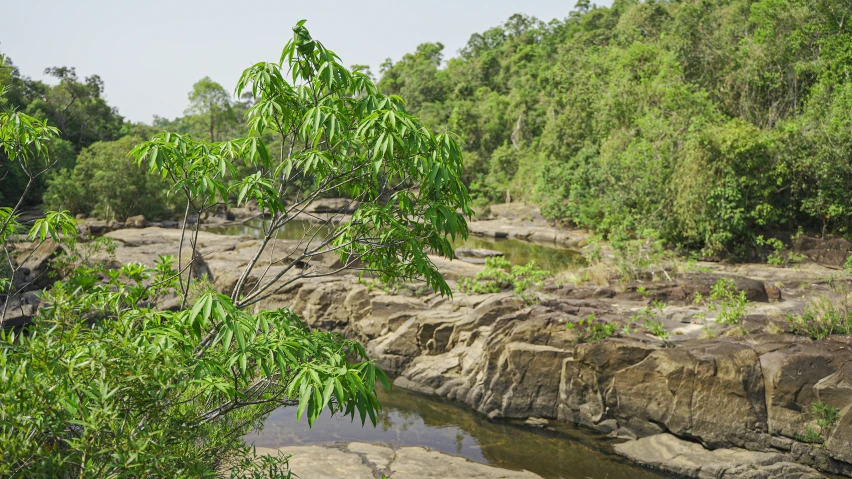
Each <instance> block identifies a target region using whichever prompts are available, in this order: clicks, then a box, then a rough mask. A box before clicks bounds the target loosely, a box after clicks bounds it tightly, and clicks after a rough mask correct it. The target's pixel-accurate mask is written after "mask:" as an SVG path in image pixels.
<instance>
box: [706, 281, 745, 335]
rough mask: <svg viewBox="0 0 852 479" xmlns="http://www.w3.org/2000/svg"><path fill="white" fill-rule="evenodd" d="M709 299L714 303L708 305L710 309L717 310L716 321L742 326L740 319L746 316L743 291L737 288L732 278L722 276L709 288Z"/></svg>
mask: <svg viewBox="0 0 852 479" xmlns="http://www.w3.org/2000/svg"><path fill="white" fill-rule="evenodd" d="M710 300H711V301H715V303H713V304H711V305H710V310H711V311H718V313H719V314H718V316H717V318H716V321H717V322H719V323H721V324H729V325H733V326H742V320H743V318H745V316H746V303H748V299H747V298H746V294H745V291H740V290H738V289H737V284H736V283H735V282H734V280H731V279H727V278H723V279H720V280H719V281H717V282H716V284H714V285H713V287H712V288H710Z"/></svg>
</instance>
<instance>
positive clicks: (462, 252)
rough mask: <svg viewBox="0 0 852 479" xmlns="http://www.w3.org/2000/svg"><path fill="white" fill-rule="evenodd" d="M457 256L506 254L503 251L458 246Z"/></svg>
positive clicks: (491, 256) (488, 256)
mask: <svg viewBox="0 0 852 479" xmlns="http://www.w3.org/2000/svg"><path fill="white" fill-rule="evenodd" d="M455 254H456V258H462V257H465V258H494V257H497V256H504V254H503V252H501V251H495V250H493V249H484V248H458V249H456V250H455Z"/></svg>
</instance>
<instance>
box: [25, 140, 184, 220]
mask: <svg viewBox="0 0 852 479" xmlns="http://www.w3.org/2000/svg"><path fill="white" fill-rule="evenodd" d="M140 141H141V139H140V138H138V137H135V136H125V137H123V138H121V139H120V140H116V141H104V142H97V143H94V144H92V145H89V146H88V147H86V148H84V149H83V151H81V152H80V154H79V155H78V156H77V161H76V165H75V166H74V168H68V169H63V170H60V171H58V172H57V173H56V174H55V175H53V177H52V178H50V179H49V180H48V188H47V191H45V193H44V196H43V198H42V199H43V201H44V204H45V206H46V207H47V208H49V209H53V210H69V211H71V213H75V214H76V213H84V214H86V215H91V216H97V217H101V218H105V219H108V220H109V219H118V220H124V219H125V218H127V217H128V216H134V215H140V214H142V215H145V216H146V217H148V218H156V217H161V216H162V215H164V214H167V213H169V211H170V205H169V200H168V198H167V195H166V193H167V191H168V184H167V183H166V182H164V181H163V180H162V179H161V178H157V177H156V176H153V175H149V174H147V171H146V170H145V169H143V168H140V167H139V166H137V165H136V163H135V161H134V159H133V158H132V157H131V156H130V152H131V151H132V150H133V148H134V147H135V146H136V144H138V143H139V142H140Z"/></svg>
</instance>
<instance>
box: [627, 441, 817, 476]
mask: <svg viewBox="0 0 852 479" xmlns="http://www.w3.org/2000/svg"><path fill="white" fill-rule="evenodd" d="M615 452H616V453H618V454H620V455H622V456H625V457H627V458H629V459H631V460H633V461H636V462H638V463H639V464H644V465H646V466H648V467H652V468H655V469H660V470H663V471H666V472H670V473H674V474H678V475H680V476H684V477H690V478H696V479H699V478H700V479H704V478H717V479H822V478H823V477H825V476H823V475H822V474H820V473H819V472H817V471H816V470H814V469H812V468H810V467H807V466H803V465H801V464H796V463H794V462H792V459H791V458H790V457H789V456H787V455H784V454H780V453H777V452H754V451H748V450H745V449H739V448H731V449H716V450H713V451H711V450H707V449H705V448H704V447H702V446H701V445H700V444H697V443H694V442H688V441H684V440H683V439H678V438H676V437H674V436H672V435H671V434H658V435H654V436H649V437H646V438H642V439H638V440H635V441H628V442H625V443H622V444H616V445H615Z"/></svg>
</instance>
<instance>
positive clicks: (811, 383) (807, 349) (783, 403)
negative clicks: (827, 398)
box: [760, 343, 852, 438]
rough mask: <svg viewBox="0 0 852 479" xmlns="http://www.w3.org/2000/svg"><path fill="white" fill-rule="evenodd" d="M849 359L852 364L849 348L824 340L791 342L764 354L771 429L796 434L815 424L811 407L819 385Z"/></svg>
mask: <svg viewBox="0 0 852 479" xmlns="http://www.w3.org/2000/svg"><path fill="white" fill-rule="evenodd" d="M846 361H849V362H850V364H852V355H850V353H849V351H848V350H844V349H838V348H827V347H826V345H825V344H795V343H794V344H788V345H786V346H785V347H781V348H778V349H776V350H775V351H772V352H770V353H767V354H763V355H761V356H760V365H761V368H762V370H763V375H764V377H765V378H766V381H765V383H766V399H765V402H766V405H767V407H768V414H769V417H768V419H769V432H770V433H771V434H773V435H782V436H786V437H789V438H794V437H795V436H796V435H798V434H804V433H805V431H806V430H807V428H808V427H810V426H813V418H812V417H811V414H810V409H811V407H812V404H813V403H814V402H816V401H818V399H819V398H818V395H817V391H816V389H815V388H816V385H817V384H818V383H820V381H821V380H823V379H824V378H827V377H829V376H831V375H833V374H835V373H836V372H838V371H839V370H840V369H841V367H842V366H843V365H844V363H845V362H846ZM824 384H825V383H824Z"/></svg>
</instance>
